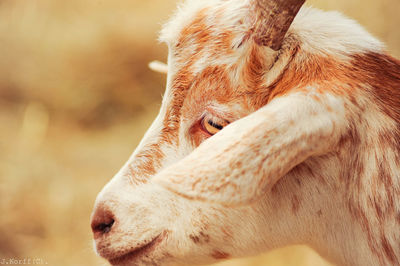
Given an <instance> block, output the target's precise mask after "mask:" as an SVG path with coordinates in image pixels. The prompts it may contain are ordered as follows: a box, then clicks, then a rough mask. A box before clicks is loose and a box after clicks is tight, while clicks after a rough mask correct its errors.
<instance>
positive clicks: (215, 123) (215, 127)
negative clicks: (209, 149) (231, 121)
mask: <svg viewBox="0 0 400 266" xmlns="http://www.w3.org/2000/svg"><path fill="white" fill-rule="evenodd" d="M201 124H202V126H203V129H204V130H205V131H207V132H208V133H209V134H210V135H214V134H216V133H218V132H219V131H221V130H222V129H223V128H224V127H225V126H227V125H228V122H227V121H225V120H223V119H218V118H216V117H212V116H210V115H206V116H205V117H204V118H203V120H202V122H201Z"/></svg>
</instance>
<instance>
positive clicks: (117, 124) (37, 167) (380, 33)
mask: <svg viewBox="0 0 400 266" xmlns="http://www.w3.org/2000/svg"><path fill="white" fill-rule="evenodd" d="M175 4H176V1H173V0H148V1H140V0H113V1H106V0H96V1H93V0H69V1H62V0H29V1H28V0H0V49H1V53H0V264H1V259H2V258H41V259H43V260H44V261H46V262H47V263H48V265H61V266H62V265H106V263H105V262H104V261H103V260H101V259H99V258H97V257H96V256H95V254H94V252H93V250H92V243H91V231H90V228H89V216H90V212H91V208H92V205H93V202H94V199H95V196H96V194H97V193H98V192H99V191H100V189H101V188H102V187H103V185H104V184H105V183H106V182H107V181H108V180H109V179H110V178H111V177H112V176H113V174H114V173H116V172H117V170H118V169H119V167H120V166H122V164H123V163H124V161H125V160H126V159H127V158H128V156H129V155H130V153H131V152H132V151H133V149H134V148H135V146H136V145H137V144H138V141H139V140H140V138H141V137H142V135H143V133H144V132H145V130H146V128H147V127H148V126H149V124H150V122H151V121H152V119H153V118H154V117H155V115H156V113H157V109H158V108H159V102H160V101H161V95H162V92H163V86H164V83H165V77H164V76H162V75H160V74H157V73H152V72H151V71H150V70H148V69H147V67H146V65H147V62H148V61H151V60H153V59H160V60H165V59H166V47H165V46H164V45H162V44H158V43H157V42H156V38H157V32H158V30H159V29H160V25H161V23H162V22H163V21H165V20H166V19H167V18H168V15H169V14H171V12H172V10H173V8H174V7H175ZM309 4H312V5H314V6H316V7H321V8H325V9H336V10H341V11H343V12H345V13H346V14H348V15H350V16H352V17H354V18H356V19H357V20H358V21H360V23H361V24H363V25H364V26H365V27H366V28H367V29H368V30H369V31H371V32H372V33H373V34H374V35H376V36H377V37H379V38H380V39H382V40H383V41H385V42H386V43H387V45H388V49H389V50H390V51H391V52H392V53H393V54H395V55H397V57H400V31H399V29H398V27H399V25H400V16H399V15H398V14H399V12H400V1H399V0H379V1H376V0H335V1H334V0H329V1H316V0H310V1H309ZM220 265H225V266H228V265H231V266H236V265H237V266H239V265H242V266H245V265H246V266H250V265H252V266H255V265H274V266H280V265H282V266H283V265H292V266H302V265H303V266H317V265H318V266H323V265H328V264H327V263H325V262H324V261H323V260H322V259H321V258H320V257H318V255H316V254H315V253H314V252H313V251H311V250H310V249H308V248H306V247H289V248H284V249H281V250H276V251H273V252H271V253H269V254H265V255H263V256H260V257H256V258H250V259H242V260H236V261H230V262H225V263H222V264H220Z"/></svg>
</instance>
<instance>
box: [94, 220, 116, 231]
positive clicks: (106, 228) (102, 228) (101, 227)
mask: <svg viewBox="0 0 400 266" xmlns="http://www.w3.org/2000/svg"><path fill="white" fill-rule="evenodd" d="M113 224H114V219H112V220H111V221H110V222H109V223H101V224H98V225H96V226H94V228H92V229H93V231H94V232H100V233H103V234H105V233H108V232H110V231H111V227H112V226H113Z"/></svg>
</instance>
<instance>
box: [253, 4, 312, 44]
mask: <svg viewBox="0 0 400 266" xmlns="http://www.w3.org/2000/svg"><path fill="white" fill-rule="evenodd" d="M252 2H253V3H252V7H253V8H254V10H253V11H254V12H255V14H257V17H256V25H255V29H254V30H255V31H254V33H255V42H256V43H257V44H259V45H263V46H268V47H270V48H271V49H273V50H275V51H277V50H279V49H280V48H281V45H282V42H283V39H284V37H285V35H286V32H287V31H288V30H289V27H290V25H291V24H292V22H293V20H294V18H295V17H296V15H297V13H298V12H299V10H300V8H301V6H302V5H303V4H304V2H305V0H253V1H252Z"/></svg>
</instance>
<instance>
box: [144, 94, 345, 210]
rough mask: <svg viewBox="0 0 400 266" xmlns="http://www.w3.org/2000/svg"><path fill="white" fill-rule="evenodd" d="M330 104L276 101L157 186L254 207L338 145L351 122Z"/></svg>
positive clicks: (160, 177)
mask: <svg viewBox="0 0 400 266" xmlns="http://www.w3.org/2000/svg"><path fill="white" fill-rule="evenodd" d="M322 98H324V96H321V99H322ZM325 98H326V100H325V102H322V101H321V102H318V101H310V99H309V97H308V96H307V95H298V94H293V95H287V96H282V97H280V98H276V99H274V100H272V101H271V102H270V103H268V105H266V106H264V107H262V108H261V109H259V110H258V111H256V112H254V113H252V114H251V115H249V116H247V117H244V118H242V119H240V120H238V121H236V122H234V123H232V124H230V125H228V126H227V127H226V128H224V129H223V130H221V131H220V132H219V133H217V134H216V135H214V136H212V137H211V138H209V139H207V140H206V141H205V142H203V143H202V144H201V145H200V146H199V147H198V148H197V149H195V150H194V151H193V152H192V153H191V154H189V155H188V156H187V157H185V158H184V159H182V160H181V161H179V162H178V163H176V164H174V165H171V166H170V167H168V168H166V169H164V170H163V171H161V172H160V173H158V174H157V175H156V176H154V177H153V179H152V182H154V183H156V184H161V185H162V186H164V187H166V188H167V189H169V190H171V191H173V192H175V193H176V194H178V195H181V196H184V197H186V198H190V199H196V200H203V201H208V202H217V203H221V204H223V205H227V206H230V205H231V206H235V205H244V204H249V203H251V202H254V201H256V200H258V199H259V198H260V197H262V196H263V195H267V194H266V193H267V192H268V191H269V190H270V189H271V188H272V186H273V185H274V184H275V183H276V182H277V181H278V180H279V179H280V178H281V177H282V176H284V175H285V174H287V173H288V172H289V171H290V170H291V169H292V168H293V167H294V166H296V165H298V164H299V163H301V162H303V161H304V160H306V159H307V158H308V157H310V156H313V155H320V154H324V153H326V152H329V151H331V150H332V149H333V148H334V147H335V146H336V145H337V143H338V142H339V140H340V136H341V135H342V131H343V130H344V129H346V119H345V115H344V111H343V112H342V111H340V112H336V113H333V112H330V111H329V110H332V109H333V110H344V107H343V106H342V105H343V103H342V102H341V101H340V100H337V99H336V98H334V97H333V96H326V97H325ZM304 125H307V126H304Z"/></svg>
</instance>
